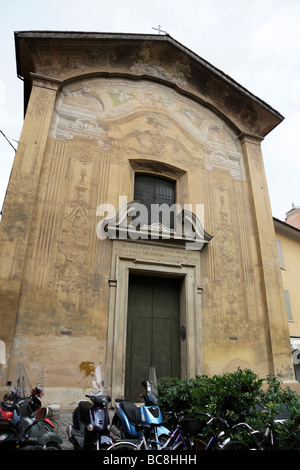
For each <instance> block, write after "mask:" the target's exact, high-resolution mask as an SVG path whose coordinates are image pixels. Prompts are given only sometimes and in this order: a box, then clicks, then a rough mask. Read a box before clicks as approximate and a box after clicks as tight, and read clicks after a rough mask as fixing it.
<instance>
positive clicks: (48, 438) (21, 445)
mask: <svg viewBox="0 0 300 470" xmlns="http://www.w3.org/2000/svg"><path fill="white" fill-rule="evenodd" d="M18 365H19V370H20V372H21V373H20V375H19V377H18V379H17V386H15V387H14V389H13V390H12V391H11V392H9V393H8V394H7V395H6V397H5V398H6V400H7V401H8V400H9V399H10V402H11V403H10V405H11V408H10V409H9V410H6V412H7V413H12V415H11V414H8V415H7V417H8V419H1V420H0V449H5V450H14V449H31V450H33V449H34V450H54V449H55V450H60V449H61V446H60V445H61V444H62V439H61V438H60V437H59V436H58V435H57V434H56V433H54V432H51V431H49V430H48V429H47V427H46V426H45V424H44V422H45V419H47V415H48V409H47V408H45V407H41V402H40V399H39V398H38V397H36V395H32V396H29V397H28V396H26V395H27V394H26V390H28V383H29V381H28V378H27V374H26V372H25V368H24V366H23V364H21V363H19V364H18ZM26 382H27V385H26Z"/></svg>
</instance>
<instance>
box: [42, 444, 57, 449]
mask: <svg viewBox="0 0 300 470" xmlns="http://www.w3.org/2000/svg"><path fill="white" fill-rule="evenodd" d="M44 450H61V447H60V445H59V444H53V443H51V444H48V445H46V447H45V448H44Z"/></svg>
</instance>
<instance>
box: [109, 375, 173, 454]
mask: <svg viewBox="0 0 300 470" xmlns="http://www.w3.org/2000/svg"><path fill="white" fill-rule="evenodd" d="M142 385H143V387H145V389H146V395H143V398H144V405H142V406H140V407H139V406H137V405H135V404H134V403H131V402H129V401H126V400H122V399H118V400H116V410H115V414H114V416H113V419H112V425H111V434H112V435H113V436H115V437H117V438H119V439H140V438H141V433H140V432H139V431H138V430H137V429H136V425H138V424H147V425H150V427H149V436H147V437H148V438H149V439H150V440H151V441H153V442H155V443H156V444H157V446H158V448H159V447H160V444H163V443H164V442H165V441H166V440H167V439H168V437H169V434H170V431H169V429H167V428H166V427H164V426H163V417H162V414H161V411H160V408H159V406H158V392H157V386H156V376H155V369H154V368H151V369H150V374H149V380H147V381H146V380H144V381H142ZM159 443H160V444H159Z"/></svg>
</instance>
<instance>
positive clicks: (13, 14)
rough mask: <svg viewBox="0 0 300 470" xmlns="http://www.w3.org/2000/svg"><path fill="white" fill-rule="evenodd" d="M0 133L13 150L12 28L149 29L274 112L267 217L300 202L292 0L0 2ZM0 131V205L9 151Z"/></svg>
mask: <svg viewBox="0 0 300 470" xmlns="http://www.w3.org/2000/svg"><path fill="white" fill-rule="evenodd" d="M0 22H1V24H0V26H1V28H0V38H1V43H0V44H1V55H0V131H1V132H2V133H3V134H4V135H5V136H6V137H7V138H8V139H9V141H10V143H11V144H12V145H13V146H14V147H15V148H16V147H17V145H18V144H17V142H16V141H18V139H19V136H20V132H21V128H22V123H23V83H22V81H21V80H20V79H18V78H17V75H16V62H15V45H14V31H23V30H53V31H59V30H63V31H95V32H118V33H144V34H152V33H155V31H154V30H153V29H152V28H153V27H156V28H157V27H158V25H161V28H162V30H165V31H167V32H168V34H170V36H172V37H173V38H174V39H175V40H177V41H179V42H180V43H181V44H183V45H184V46H186V47H188V48H189V49H191V50H192V51H193V52H195V53H196V54H198V55H199V56H200V57H202V58H203V59H205V60H207V61H208V62H210V63H211V64H213V65H214V66H215V67H217V68H219V69H221V70H222V71H223V72H224V73H226V74H227V75H229V76H230V77H231V78H233V79H234V80H236V81H237V82H238V83H240V84H241V85H242V86H244V87H245V88H247V89H248V90H249V91H250V92H252V93H253V94H255V95H256V96H258V97H259V98H261V99H262V100H264V101H265V102H267V103H268V104H269V105H270V106H271V107H273V108H274V109H276V110H277V111H279V112H280V113H281V114H282V115H283V116H284V117H285V119H284V121H283V122H282V123H281V124H280V125H279V126H277V128H275V130H273V131H272V132H271V133H270V134H269V135H268V136H267V137H266V138H265V140H264V141H263V143H262V151H263V157H264V163H265V169H266V175H267V180H268V187H269V194H270V201H271V207H272V213H273V216H274V217H276V218H278V219H281V220H284V219H285V213H286V212H287V211H288V210H290V209H291V207H292V204H295V205H296V206H297V205H299V206H300V192H299V183H298V182H299V175H300V158H299V157H300V155H299V144H298V139H299V134H300V132H299V130H300V60H299V59H300V57H299V55H300V54H299V52H300V28H299V24H300V0H184V1H183V0H105V1H104V0H84V1H81V0H80V1H79V0H70V1H69V0H50V1H48V2H46V1H45V2H41V1H38V0H26V1H24V0H1V1H0ZM2 133H0V206H1V207H2V202H3V199H4V195H5V191H6V188H7V184H8V179H9V175H10V171H11V167H12V163H13V159H14V155H15V151H14V149H13V148H12V146H11V145H10V144H9V142H8V141H7V140H6V139H5V138H4V136H3V134H2Z"/></svg>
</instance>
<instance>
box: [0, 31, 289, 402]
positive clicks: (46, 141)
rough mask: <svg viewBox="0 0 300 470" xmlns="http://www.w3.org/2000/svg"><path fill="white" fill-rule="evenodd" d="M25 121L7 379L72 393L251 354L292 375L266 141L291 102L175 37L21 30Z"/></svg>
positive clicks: (66, 398) (6, 333)
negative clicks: (256, 87)
mask: <svg viewBox="0 0 300 470" xmlns="http://www.w3.org/2000/svg"><path fill="white" fill-rule="evenodd" d="M15 43H16V57H17V73H18V75H19V76H20V77H21V78H22V79H23V80H24V101H25V109H26V114H25V119H24V125H23V129H22V133H21V137H20V142H19V146H18V149H17V153H16V157H15V161H14V165H13V171H12V174H11V178H10V182H9V186H8V191H7V196H6V200H5V205H4V211H3V216H2V220H1V225H0V236H1V247H0V250H1V265H0V271H1V275H0V289H1V299H2V300H1V307H0V308H1V312H0V315H1V316H0V318H1V325H2V326H1V338H0V340H1V344H2V350H4V351H5V353H4V357H5V360H2V365H1V373H2V375H1V377H0V379H1V380H2V384H0V385H2V386H4V384H5V381H6V380H7V378H9V373H10V369H11V368H12V366H13V364H14V363H15V362H16V361H17V360H19V359H22V360H24V362H25V363H26V366H27V367H28V368H29V370H30V372H31V373H32V374H33V373H34V371H35V368H38V367H43V368H44V375H45V387H46V393H47V397H48V399H49V401H53V400H55V401H57V402H59V403H61V404H62V406H68V405H69V404H70V403H71V402H72V403H73V402H74V401H75V400H76V399H79V398H81V397H82V393H83V390H84V389H85V388H88V387H90V386H91V380H92V378H93V374H94V370H95V367H96V366H97V364H102V365H103V364H105V370H106V378H105V380H106V385H107V386H108V392H109V393H110V394H111V396H112V398H113V399H115V398H117V397H122V396H126V397H127V398H130V399H136V398H135V397H136V393H140V391H139V389H138V387H139V384H140V381H141V380H142V379H143V378H145V374H146V373H147V369H148V368H149V367H150V366H155V368H156V372H157V375H158V376H164V375H167V376H178V377H185V376H190V377H194V376H196V375H200V374H207V375H213V374H220V373H224V372H232V371H234V370H236V369H237V368H238V367H241V368H250V369H252V370H254V372H256V373H257V374H258V375H259V376H262V377H264V376H266V375H268V374H276V375H280V376H281V377H282V379H283V380H284V381H285V382H287V383H289V384H294V373H293V365H292V356H291V347H290V342H289V332H288V325H287V321H286V311H285V303H284V296H283V288H282V279H281V273H280V268H279V265H278V258H277V248H276V240H275V232H274V226H273V219H272V214H271V209H270V203H269V196H268V190H267V183H266V179H265V173H264V165H263V159H262V153H261V142H262V140H263V139H264V138H265V137H266V136H267V134H268V133H269V132H270V131H272V129H273V128H274V127H275V126H277V125H278V124H280V122H281V121H282V119H283V118H282V116H281V115H280V114H279V113H278V112H277V111H275V110H274V109H272V108H271V107H270V106H269V105H267V104H266V103H264V102H263V101H262V100H260V99H259V98H257V97H256V96H254V95H252V94H251V93H250V92H249V91H247V90H245V89H244V88H243V87H242V86H240V85H239V84H237V83H236V82H235V81H234V80H232V79H231V78H230V77H228V76H227V75H225V74H223V73H222V72H221V71H220V70H218V69H216V68H215V67H213V66H212V65H211V64H209V63H208V62H206V61H205V60H203V59H202V58H201V57H199V56H197V55H196V54H195V53H193V52H192V51H190V50H189V49H187V48H185V47H184V46H183V45H182V44H180V43H178V42H177V41H175V40H174V39H173V38H171V37H170V36H168V35H166V36H164V35H140V34H136V35H131V34H108V33H107V34H100V33H75V32H73V33H68V32H51V31H50V32H49V31H47V32H45V31H28V32H27V31H24V32H17V33H15Z"/></svg>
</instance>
